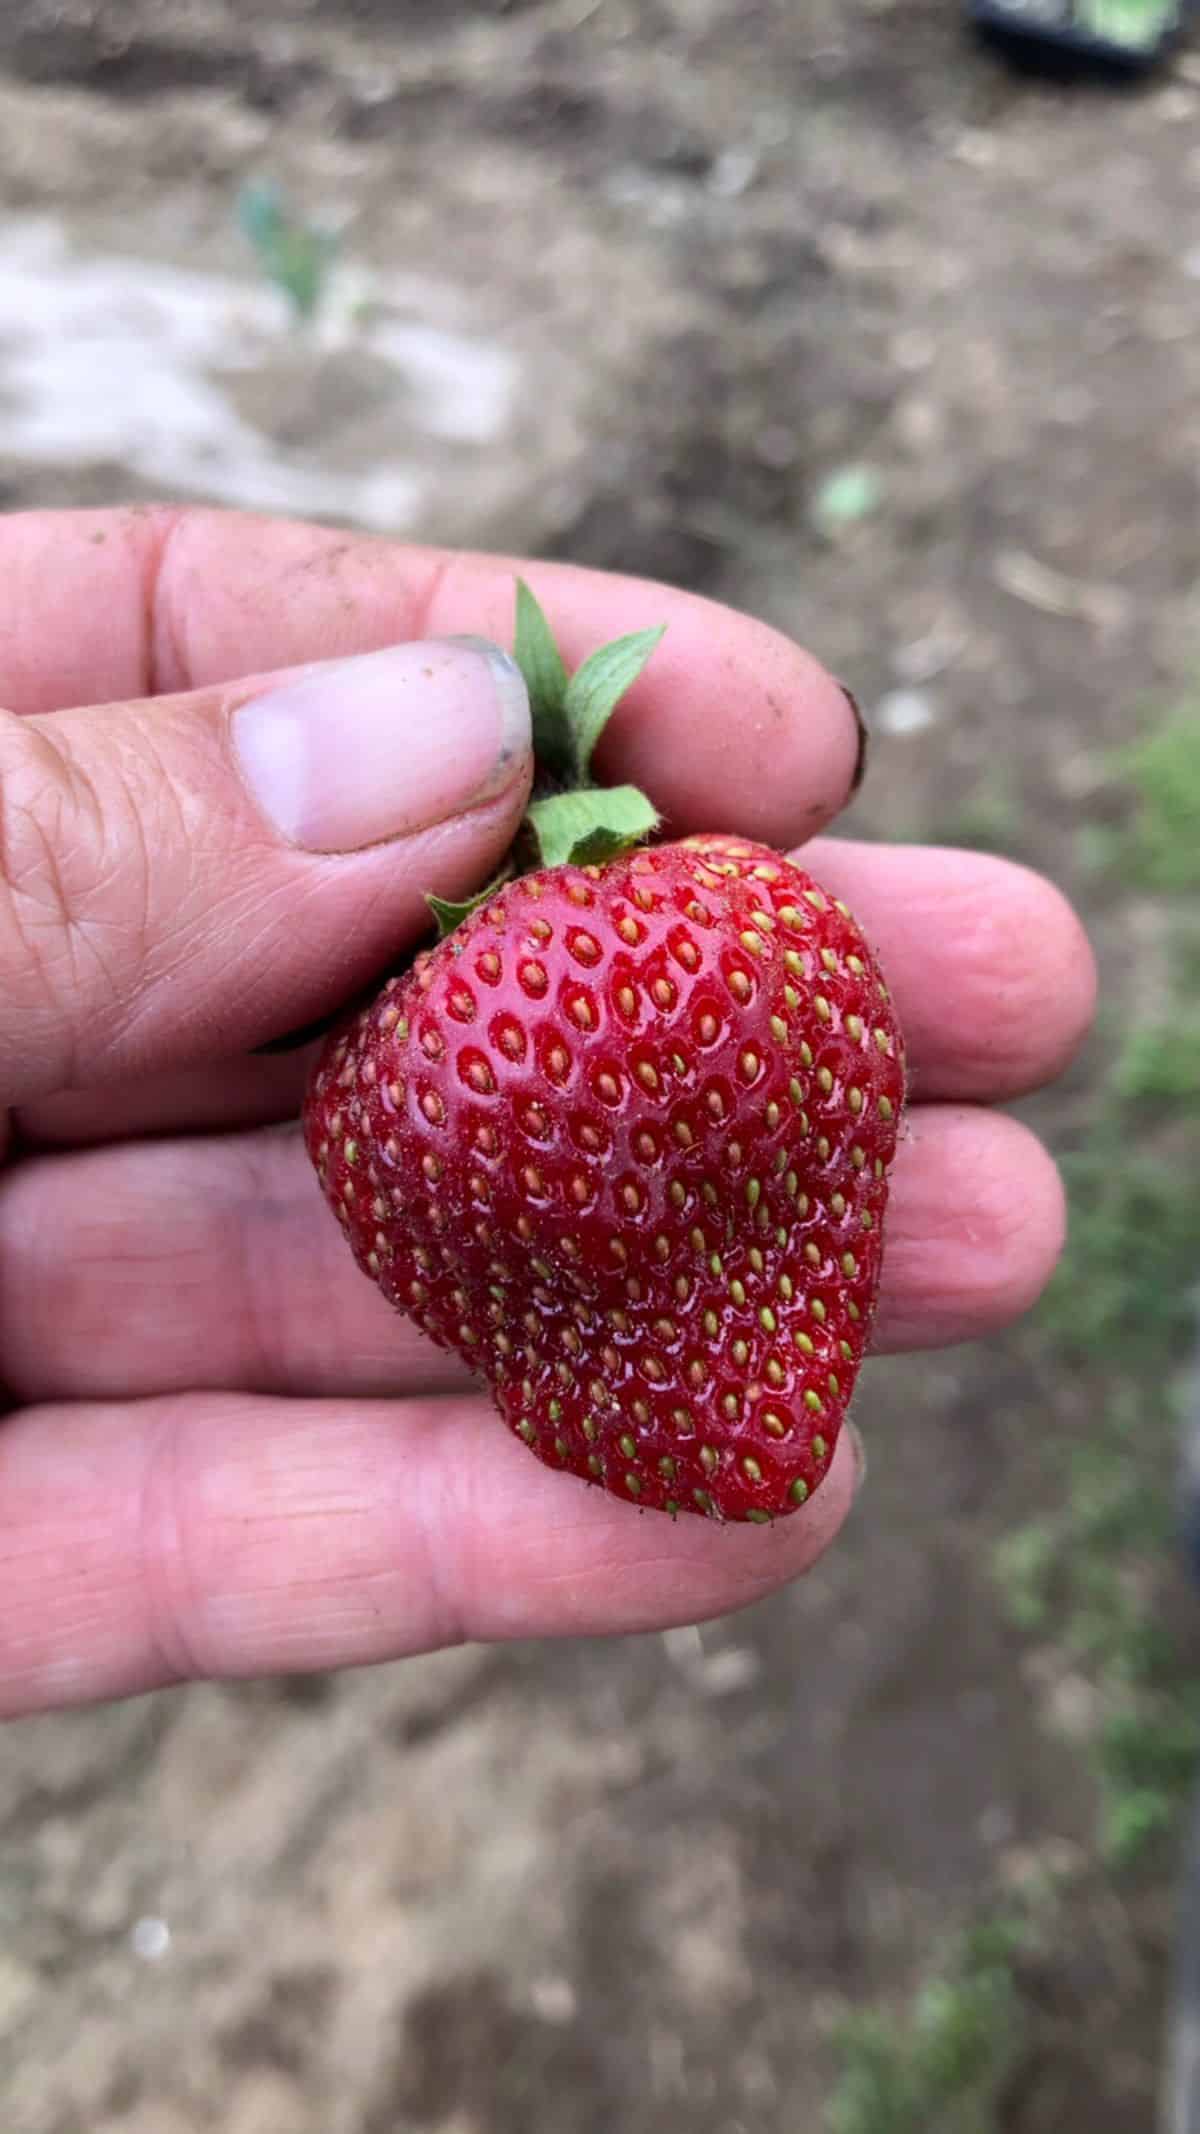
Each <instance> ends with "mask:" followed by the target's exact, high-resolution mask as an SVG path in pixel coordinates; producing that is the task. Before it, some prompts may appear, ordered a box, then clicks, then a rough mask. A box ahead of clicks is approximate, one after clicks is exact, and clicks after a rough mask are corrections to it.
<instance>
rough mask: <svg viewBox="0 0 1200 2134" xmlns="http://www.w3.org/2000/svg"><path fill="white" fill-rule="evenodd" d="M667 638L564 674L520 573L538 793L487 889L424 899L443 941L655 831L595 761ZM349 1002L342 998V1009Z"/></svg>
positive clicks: (520, 653)
mask: <svg viewBox="0 0 1200 2134" xmlns="http://www.w3.org/2000/svg"><path fill="white" fill-rule="evenodd" d="M662 635H663V632H662V630H661V629H659V630H636V631H635V632H634V633H633V635H632V636H630V637H618V638H616V639H614V641H613V643H612V644H610V645H602V646H601V648H600V650H599V651H598V652H593V653H592V654H591V656H590V657H589V658H588V659H585V660H584V662H583V665H582V667H577V668H576V670H575V673H574V674H568V673H567V670H566V667H565V666H564V664H563V657H562V654H561V652H560V651H559V649H558V646H557V645H556V644H555V641H554V633H553V631H552V630H551V628H550V625H549V623H548V622H547V620H546V617H545V615H544V614H543V613H542V610H541V608H540V607H539V606H538V603H537V601H536V600H535V599H534V597H533V594H532V593H531V592H530V590H529V587H528V586H527V585H526V584H524V582H523V581H522V580H520V579H518V581H517V624H516V637H515V641H514V644H513V653H514V656H515V658H516V661H517V665H518V666H519V667H520V669H521V673H522V674H523V675H524V677H525V686H526V688H527V689H528V691H529V705H530V710H531V712H532V714H533V752H534V758H535V761H536V765H537V770H536V775H535V778H534V786H533V793H532V795H531V798H530V802H529V806H528V808H527V809H526V812H525V818H524V820H523V822H522V824H521V827H520V829H519V831H518V832H517V835H516V838H515V840H514V842H513V845H512V848H511V850H510V851H509V853H508V855H507V857H506V859H505V861H504V865H503V866H502V867H501V869H500V871H499V873H498V874H497V875H495V876H494V877H493V879H492V880H491V881H490V882H489V883H488V884H487V886H486V888H484V889H481V890H480V891H479V893H478V895H476V896H471V897H466V898H464V899H462V900H461V901H454V900H451V899H450V898H448V897H436V896H433V895H431V894H427V895H426V898H425V901H426V903H427V904H428V906H429V909H430V911H431V912H432V914H433V918H434V921H435V923H436V926H437V930H438V938H439V940H442V941H444V940H445V938H446V936H447V935H448V934H452V933H453V932H454V930H455V928H456V927H457V926H461V924H462V922H463V920H464V919H467V918H469V917H470V915H471V913H472V912H473V911H478V909H479V907H480V905H481V904H486V903H487V902H488V900H489V898H490V897H493V896H494V895H495V894H496V891H497V890H498V889H502V888H503V887H504V884H505V883H506V882H511V881H513V880H514V879H515V878H516V876H517V875H521V874H529V873H531V872H532V871H533V870H534V869H535V868H538V867H565V866H567V865H568V864H571V865H574V866H576V867H590V866H595V865H599V864H600V863H601V862H602V861H604V860H611V859H616V858H617V857H618V855H619V854H620V853H622V852H628V851H629V850H630V849H631V847H632V846H634V845H639V844H641V843H642V842H643V840H644V839H645V838H647V837H650V836H652V835H653V833H654V831H655V830H657V828H658V826H659V816H658V811H657V809H656V808H654V807H653V805H652V804H651V802H650V801H649V800H647V798H646V795H645V794H644V793H640V792H639V791H638V789H637V787H636V786H632V785H610V786H604V785H594V784H593V782H592V757H593V755H594V754H595V750H596V744H597V743H598V741H599V739H600V736H601V734H602V733H603V732H604V729H605V727H606V726H607V724H608V721H609V719H610V718H611V717H612V714H613V712H614V711H615V710H616V708H617V705H618V704H619V703H620V701H621V698H622V697H623V696H624V694H625V692H626V690H627V689H629V688H631V687H632V685H633V684H634V682H636V680H637V678H638V676H639V674H640V673H641V672H642V669H643V668H644V666H645V665H646V662H647V660H648V659H649V658H650V655H651V653H652V652H653V651H654V648H655V646H656V645H657V644H658V642H659V640H660V638H661V637H662ZM411 961H412V955H411V953H410V954H409V955H408V956H407V957H405V959H404V962H403V963H402V964H400V965H399V966H393V967H392V968H391V970H389V971H388V972H386V973H381V974H380V976H379V978H377V979H376V980H374V981H373V982H372V984H371V985H370V986H369V987H367V988H366V990H365V991H364V993H363V994H362V996H361V999H362V1001H363V1002H364V1003H365V1002H366V1001H367V1000H369V999H371V997H372V996H373V994H374V993H375V992H376V991H377V989H378V986H379V984H381V983H382V979H383V977H384V976H388V977H392V976H396V975H398V972H399V970H403V969H405V968H407V966H408V964H410V963H411ZM349 1005H350V1003H344V1004H343V1009H342V1010H339V1011H338V1013H339V1014H340V1013H342V1012H344V1009H345V1007H347V1006H349ZM337 1019H338V1015H337V1014H335V1015H326V1016H322V1017H321V1018H320V1020H319V1021H317V1022H313V1023H308V1024H306V1026H305V1027H304V1029H302V1030H291V1031H289V1032H288V1033H287V1034H286V1035H285V1036H282V1037H277V1038H271V1039H269V1040H268V1041H267V1043H266V1044H264V1045H259V1046H258V1047H257V1048H256V1049H257V1050H258V1051H259V1052H262V1053H272V1052H293V1051H295V1050H296V1049H297V1048H298V1047H299V1046H301V1045H307V1044H309V1043H311V1042H312V1040H313V1039H314V1038H317V1037H320V1036H321V1035H322V1034H323V1033H324V1032H325V1031H327V1030H328V1029H330V1028H331V1027H332V1025H333V1023H334V1022H335V1021H337Z"/></svg>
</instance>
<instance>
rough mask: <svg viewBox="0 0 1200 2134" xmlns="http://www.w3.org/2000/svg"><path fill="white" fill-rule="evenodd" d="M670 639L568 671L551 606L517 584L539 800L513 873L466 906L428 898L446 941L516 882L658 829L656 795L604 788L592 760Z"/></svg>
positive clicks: (598, 856)
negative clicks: (651, 661) (546, 609)
mask: <svg viewBox="0 0 1200 2134" xmlns="http://www.w3.org/2000/svg"><path fill="white" fill-rule="evenodd" d="M662 635H663V631H662V629H661V628H660V629H657V630H635V631H634V632H633V634H632V635H631V636H629V637H618V638H615V639H614V640H613V642H612V643H611V644H609V645H602V646H601V647H600V649H599V651H598V652H593V653H591V654H590V656H589V657H588V658H587V659H585V660H584V662H583V665H582V666H581V667H577V668H576V670H575V672H574V674H568V673H567V669H566V666H565V664H564V662H563V657H562V654H561V652H560V651H559V649H558V646H557V644H556V642H555V639H554V632H553V631H552V630H551V628H550V624H549V622H548V621H547V619H546V616H545V614H544V612H543V610H542V608H541V607H540V606H539V604H538V602H537V601H536V600H535V598H534V596H533V594H532V593H531V592H530V590H529V587H528V586H527V585H526V584H525V582H524V580H523V579H518V580H517V617H516V634H515V638H514V641H513V656H514V658H515V659H516V662H517V665H518V667H519V668H520V670H521V673H522V675H523V676H524V678H525V687H526V688H527V689H528V691H529V707H530V711H531V713H532V716H533V750H534V758H535V761H536V765H537V770H536V775H535V778H534V787H533V795H532V798H531V800H530V803H529V807H528V809H527V811H526V814H525V818H524V821H523V822H522V824H521V828H520V830H519V831H518V833H517V837H516V840H515V842H514V844H513V847H512V850H511V851H510V853H509V855H508V857H507V859H506V860H505V863H504V866H503V868H502V869H501V871H500V873H499V874H498V875H496V876H495V878H494V879H493V880H492V881H490V882H489V883H488V884H487V887H486V888H485V889H482V890H480V892H479V894H478V895H477V896H474V897H469V898H467V899H466V900H465V901H463V902H461V903H458V902H454V903H452V902H449V901H448V900H447V899H446V898H444V897H435V896H429V897H427V898H426V902H427V903H428V905H429V908H430V910H431V912H432V913H433V916H434V919H435V920H436V922H437V928H438V934H439V937H440V938H441V939H443V940H444V939H445V937H446V935H447V934H449V933H453V931H454V929H455V927H456V926H459V925H460V924H461V923H462V921H463V920H464V919H465V918H467V917H468V916H469V915H470V913H471V912H473V911H477V910H478V909H479V907H480V905H481V904H486V903H487V901H488V898H489V897H491V896H494V895H495V893H496V891H497V890H498V889H500V888H502V887H503V885H504V883H505V882H509V881H512V880H513V878H514V876H516V875H519V874H528V873H529V872H530V871H531V870H532V869H533V868H536V867H564V866H568V865H572V866H576V867H588V866H594V865H598V864H600V863H601V862H603V861H604V860H611V859H616V858H617V856H618V855H619V854H620V853H622V852H628V851H629V850H630V849H631V847H632V846H634V845H638V844H641V843H642V842H643V840H644V839H645V838H647V837H650V836H651V835H652V834H653V832H654V831H655V830H657V828H658V825H659V815H658V811H657V809H656V808H655V807H654V806H653V804H652V803H651V802H650V801H649V800H647V798H646V795H645V794H644V793H641V792H639V791H638V788H637V787H636V786H632V785H612V786H604V785H596V784H594V783H593V780H592V759H593V756H594V755H595V752H596V747H597V744H598V742H599V740H600V736H601V734H602V733H603V732H604V729H605V727H606V726H607V724H608V722H609V720H610V718H611V717H612V715H613V712H614V711H615V710H616V708H617V705H618V704H619V703H620V701H621V698H622V697H623V696H624V695H625V693H626V691H627V690H628V689H630V688H632V686H633V684H634V682H636V680H637V678H638V676H639V674H641V672H642V670H643V668H644V667H645V665H646V662H647V661H648V660H649V658H650V656H651V654H652V653H653V651H654V650H655V647H656V646H657V645H658V643H659V641H660V639H661V638H662Z"/></svg>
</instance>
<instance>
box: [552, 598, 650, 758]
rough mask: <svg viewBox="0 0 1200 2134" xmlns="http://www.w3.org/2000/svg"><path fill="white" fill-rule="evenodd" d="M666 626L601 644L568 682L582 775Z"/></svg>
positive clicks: (568, 711)
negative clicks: (623, 698)
mask: <svg viewBox="0 0 1200 2134" xmlns="http://www.w3.org/2000/svg"><path fill="white" fill-rule="evenodd" d="M665 627H666V626H665V624H663V625H660V627H659V628H658V629H656V630H635V631H634V632H633V634H632V636H630V637H617V638H614V639H613V642H612V644H611V645H601V647H600V650H599V651H598V652H593V653H592V655H591V657H590V658H589V659H585V661H584V663H583V665H582V667H578V668H576V671H575V673H574V674H573V675H572V676H571V679H570V681H569V682H568V683H567V692H566V700H565V703H566V715H567V724H568V726H569V728H570V732H571V742H572V747H573V751H574V758H575V765H576V768H577V770H578V772H579V775H580V777H581V778H586V777H587V776H588V773H589V771H590V769H591V762H592V755H593V752H594V750H595V747H596V744H597V742H598V741H599V739H600V736H601V734H602V733H603V732H604V729H605V727H606V726H607V724H608V722H609V719H610V718H611V717H612V714H613V712H614V711H615V710H616V708H617V705H618V704H619V703H620V701H621V698H622V697H623V696H624V694H625V692H626V690H627V689H631V688H632V687H633V684H634V683H635V682H636V680H637V678H638V676H639V674H640V673H641V672H642V669H643V667H644V666H645V665H646V662H647V660H648V659H649V658H650V655H651V653H652V652H653V651H654V649H655V647H656V646H657V645H658V643H659V642H660V640H661V638H662V636H663V633H664V630H665Z"/></svg>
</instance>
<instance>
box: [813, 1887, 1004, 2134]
mask: <svg viewBox="0 0 1200 2134" xmlns="http://www.w3.org/2000/svg"><path fill="white" fill-rule="evenodd" d="M1025 1938H1026V1930H1025V1929H1024V1928H1023V1927H1022V1926H1021V1925H1019V1924H1018V1923H1017V1922H1016V1921H1015V1920H1013V1919H1009V1918H1001V1919H997V1920H993V1921H991V1922H989V1923H987V1924H985V1925H983V1926H980V1927H977V1928H976V1929H974V1930H973V1931H972V1932H971V1933H969V1934H967V1935H966V1936H965V1937H964V1938H963V1940H962V1941H961V1942H960V1943H959V1944H958V1945H957V1947H956V1948H954V1949H953V1950H952V1951H951V1952H950V1955H949V1957H948V1960H947V1963H946V1966H945V1969H944V1970H943V1971H942V1972H941V1973H939V1975H938V1976H936V1977H935V1978H933V1979H931V1980H929V1981H928V1982H927V1983H926V1984H925V1985H924V1986H923V1987H922V1988H921V1990H920V1992H919V1993H918V1995H917V1997H916V2000H915V2002H914V2004H913V2007H912V2010H911V2013H910V2015H909V2018H908V2020H907V2021H904V2022H902V2021H899V2020H893V2019H892V2018H889V2017H887V2016H882V2015H879V2014H878V2013H875V2012H872V2011H866V2012H864V2013H862V2014H855V2015H852V2016H851V2017H849V2018H848V2019H847V2021H846V2022H845V2024H844V2025H843V2026H842V2028H841V2030H840V2032H839V2034H838V2043H839V2047H840V2050H841V2054H842V2061H843V2066H842V2073H841V2076H840V2079H839V2081H838V2083H837V2086H836V2088H835V2090H834V2092H833V2095H832V2097H831V2099H830V2102H829V2105H828V2108H827V2113H826V2126H827V2129H828V2134H991V2130H992V2129H993V2128H994V2125H995V2108H996V2102H997V2098H998V2094H999V2091H1000V2089H1001V2087H1002V2085H1003V2083H1004V2082H1005V2080H1006V2078H1007V2077H1008V2075H1009V2073H1010V2072H1011V2070H1012V2068H1013V2066H1014V2064H1015V2061H1016V2058H1017V2055H1018V2053H1019V2051H1020V2048H1021V2037H1022V2027H1023V2026H1022V2014H1021V1999H1020V1992H1019V1988H1018V1983H1017V1976H1016V1969H1015V1965H1016V1960H1017V1957H1018V1955H1019V1954H1020V1951H1021V1949H1022V1947H1023V1946H1024V1942H1025Z"/></svg>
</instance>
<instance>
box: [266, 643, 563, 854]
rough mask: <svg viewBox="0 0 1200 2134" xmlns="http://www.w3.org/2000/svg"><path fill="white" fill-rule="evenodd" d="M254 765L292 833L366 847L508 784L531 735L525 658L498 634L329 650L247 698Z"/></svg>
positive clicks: (286, 833)
mask: <svg viewBox="0 0 1200 2134" xmlns="http://www.w3.org/2000/svg"><path fill="white" fill-rule="evenodd" d="M232 731H233V743H234V748H235V750H236V752H237V756H238V760H239V762H240V764H241V769H242V775H243V777H244V779H245V781H246V783H247V785H248V786H249V788H250V791H251V792H252V794H253V795H254V798H255V800H256V801H257V803H258V805H259V807H260V808H261V809H262V811H263V814H264V815H266V816H267V817H268V818H269V820H270V821H271V822H272V823H274V825H275V827H276V829H277V830H278V831H279V832H280V834H281V836H283V837H286V838H287V839H289V841H290V842H291V843H292V844H294V845H301V846H303V847H304V849H305V850H306V851H309V852H357V851H358V850H360V849H361V847H362V846H364V845H375V844H380V843H382V842H383V841H384V840H385V839H387V838H393V837H407V836H411V835H412V834H413V832H414V831H417V830H428V829H431V828H432V827H433V825H434V824H435V823H440V822H445V821H446V819H447V817H449V816H451V815H456V814H458V813H459V812H460V810H462V809H464V808H474V807H478V806H479V805H480V803H481V802H482V801H485V800H490V799H491V798H492V797H493V796H494V795H495V794H497V793H501V792H503V790H504V788H505V786H507V785H509V784H511V782H512V780H513V779H514V778H515V776H516V775H517V772H518V770H519V768H520V765H521V763H522V761H523V760H524V759H525V758H526V757H527V756H528V754H529V751H530V747H531V737H530V720H529V698H528V695H527V693H526V689H525V684H524V682H523V680H522V678H521V671H520V669H519V667H518V666H517V664H516V661H515V660H512V659H510V658H509V656H508V654H507V652H502V651H501V650H500V648H499V646H498V645H492V644H489V643H488V642H487V641H486V639H484V638H460V639H456V640H447V641H441V640H438V641H437V642H432V643H428V644H415V645H393V646H390V647H389V648H388V649H387V650H386V651H383V652H364V653H360V654H359V656H358V657H357V658H356V659H339V660H328V661H326V662H325V663H324V664H323V665H319V666H315V667H311V668H310V669H309V670H308V672H307V673H306V674H304V675H301V676H299V677H297V679H296V680H294V681H289V682H284V683H281V685H280V686H279V688H277V689H273V690H270V691H268V693H267V694H266V695H265V696H261V697H255V698H253V699H252V700H251V701H250V702H249V703H248V704H243V705H241V706H240V707H239V709H238V710H237V712H236V713H235V714H234V718H233V727H232Z"/></svg>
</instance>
